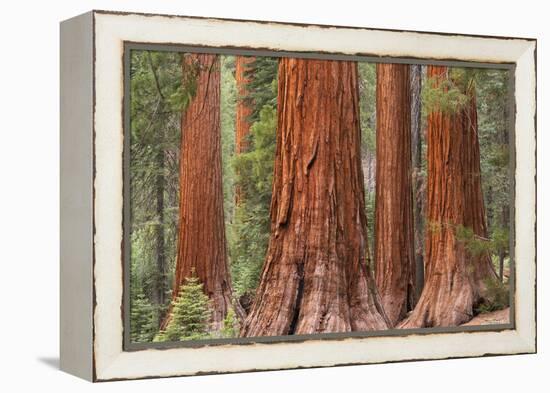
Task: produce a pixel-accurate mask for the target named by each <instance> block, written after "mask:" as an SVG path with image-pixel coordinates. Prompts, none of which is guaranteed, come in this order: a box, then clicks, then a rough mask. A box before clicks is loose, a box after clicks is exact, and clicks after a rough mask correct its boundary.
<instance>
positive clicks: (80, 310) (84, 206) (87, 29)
mask: <svg viewBox="0 0 550 393" xmlns="http://www.w3.org/2000/svg"><path fill="white" fill-rule="evenodd" d="M60 46H61V48H60V117H61V119H60V349H59V351H60V367H61V370H63V371H66V372H68V373H70V374H73V375H76V376H78V377H81V378H84V379H87V380H89V381H91V380H92V379H93V360H92V358H93V353H92V350H93V326H92V315H93V293H92V291H93V282H92V258H93V221H92V209H93V189H92V184H93V182H92V178H93V157H92V154H93V143H92V130H93V13H92V12H88V13H86V14H83V15H80V16H77V17H75V18H72V19H69V20H67V21H64V22H62V23H61V26H60Z"/></svg>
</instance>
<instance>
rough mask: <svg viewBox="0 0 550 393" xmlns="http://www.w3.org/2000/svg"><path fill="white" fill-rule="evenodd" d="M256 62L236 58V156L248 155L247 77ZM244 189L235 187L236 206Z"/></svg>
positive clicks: (249, 58) (248, 113)
mask: <svg viewBox="0 0 550 393" xmlns="http://www.w3.org/2000/svg"><path fill="white" fill-rule="evenodd" d="M254 60H255V58H254V57H250V56H236V57H235V81H236V84H237V110H236V118H235V154H237V155H238V154H241V153H246V152H247V151H248V149H249V141H248V136H249V134H250V119H249V117H250V115H251V114H252V106H251V101H250V99H249V98H247V95H248V89H247V85H248V83H249V82H250V80H249V77H248V76H247V75H246V73H247V71H248V68H249V67H250V64H251V63H253V62H254ZM242 193H243V192H242V188H241V187H240V186H239V185H237V186H236V187H235V205H236V206H238V205H239V204H240V201H241V199H242V197H243V195H242Z"/></svg>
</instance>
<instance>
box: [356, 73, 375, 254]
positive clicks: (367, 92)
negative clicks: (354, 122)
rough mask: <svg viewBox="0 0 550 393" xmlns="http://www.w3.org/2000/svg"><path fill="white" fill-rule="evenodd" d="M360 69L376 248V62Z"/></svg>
mask: <svg viewBox="0 0 550 393" xmlns="http://www.w3.org/2000/svg"><path fill="white" fill-rule="evenodd" d="M358 71H359V103H360V105H359V107H360V113H359V116H360V124H361V161H362V165H363V175H364V177H365V209H366V215H367V226H368V228H367V236H368V242H369V248H370V250H371V254H372V250H374V226H375V225H374V224H375V214H374V205H375V199H376V176H375V173H368V168H369V165H371V167H372V169H373V170H374V169H375V168H376V167H375V166H374V165H372V163H373V162H374V163H375V162H376V64H374V63H365V62H361V63H359V64H358Z"/></svg>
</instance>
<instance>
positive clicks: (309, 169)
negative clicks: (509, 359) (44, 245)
mask: <svg viewBox="0 0 550 393" xmlns="http://www.w3.org/2000/svg"><path fill="white" fill-rule="evenodd" d="M535 92H536V40H534V39H526V38H510V37H482V36H470V35H459V34H456V35H455V34H440V33H426V32H422V33H421V32H411V31H393V30H392V31H390V30H380V29H368V28H356V27H338V26H320V25H298V24H285V23H272V22H260V21H238V20H222V19H213V18H197V17H184V16H170V15H146V14H135V13H117V12H105V11H92V12H89V13H87V14H84V15H81V16H77V17H75V18H73V19H70V20H67V21H64V22H62V23H61V333H60V334H61V368H62V369H63V370H65V371H67V372H70V373H72V374H75V375H78V376H80V377H83V378H86V379H88V380H92V381H108V380H120V379H136V378H149V377H165V376H183V375H200V374H210V373H231V372H242V371H251V370H277V369H288V368H298V367H300V368H303V367H326V366H336V365H346V364H367V363H382V362H395V361H407V360H423V359H443V358H458V357H473V356H487V355H506V354H524V353H533V352H535V351H536V301H535V299H536V254H535V231H536V167H535V162H536V129H535V123H536V101H535Z"/></svg>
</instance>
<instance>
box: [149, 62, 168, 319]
mask: <svg viewBox="0 0 550 393" xmlns="http://www.w3.org/2000/svg"><path fill="white" fill-rule="evenodd" d="M147 58H148V60H149V66H150V67H151V72H152V74H153V78H154V80H155V87H156V90H157V94H158V96H159V99H160V101H159V103H160V104H159V106H160V107H159V109H160V110H159V112H160V111H162V107H163V103H164V99H165V97H164V95H163V93H162V89H161V86H160V83H159V76H158V69H157V67H155V64H154V62H153V57H152V56H151V52H147ZM164 133H165V130H164V128H163V127H162V126H161V127H160V129H159V130H157V135H158V136H159V139H158V141H157V149H158V150H157V152H156V156H155V160H156V167H157V172H156V174H155V199H156V200H155V210H156V211H155V213H156V217H157V220H158V225H157V226H156V227H155V238H156V274H155V276H154V278H153V285H152V287H153V291H152V301H153V304H155V305H157V306H159V309H160V310H162V307H163V306H164V303H165V301H166V291H167V287H166V255H165V236H164V192H165V189H166V173H165V165H166V164H165V160H166V152H165V146H164V139H165V134H164ZM162 317H163V316H162V315H161V312H159V313H158V315H157V316H156V318H157V324H159V325H160V323H161V322H162Z"/></svg>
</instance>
